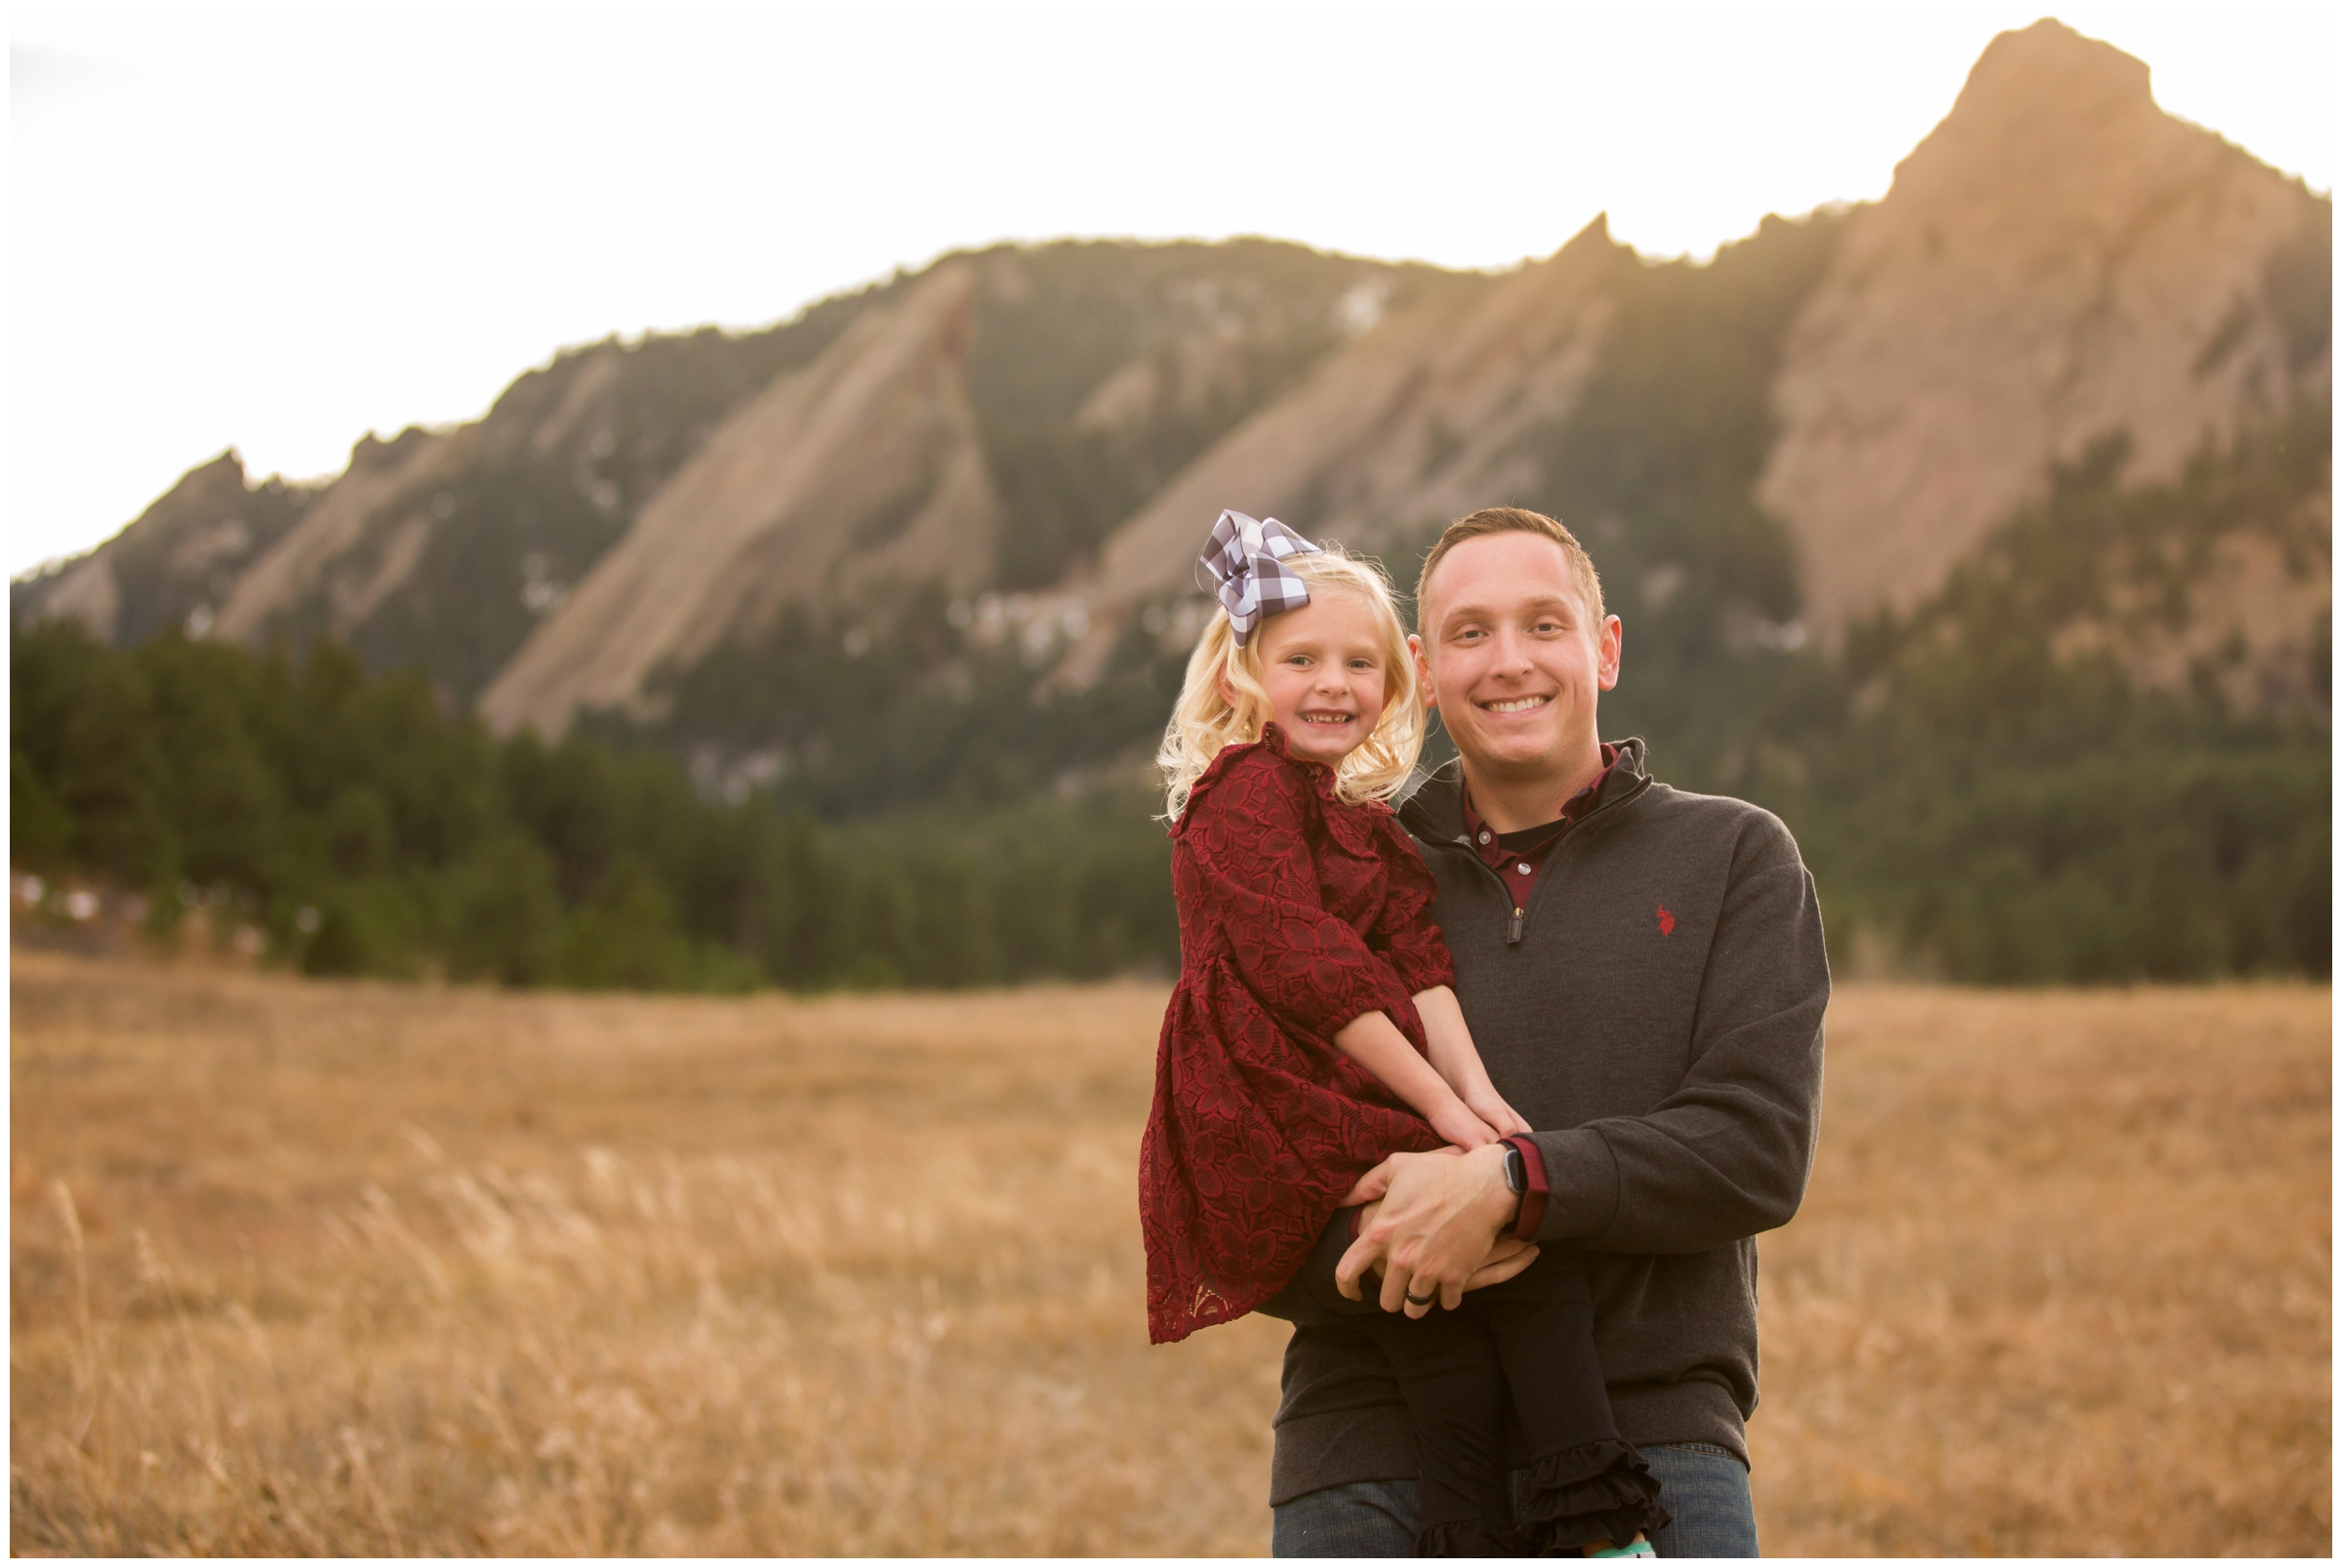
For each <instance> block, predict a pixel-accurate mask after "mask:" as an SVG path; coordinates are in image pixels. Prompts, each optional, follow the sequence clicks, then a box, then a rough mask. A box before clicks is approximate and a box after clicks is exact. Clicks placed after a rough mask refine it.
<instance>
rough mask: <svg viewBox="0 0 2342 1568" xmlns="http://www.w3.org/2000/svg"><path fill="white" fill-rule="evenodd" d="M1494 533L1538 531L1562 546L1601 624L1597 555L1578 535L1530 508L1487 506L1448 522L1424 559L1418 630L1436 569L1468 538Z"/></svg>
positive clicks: (1580, 591)
mask: <svg viewBox="0 0 2342 1568" xmlns="http://www.w3.org/2000/svg"><path fill="white" fill-rule="evenodd" d="M1491 534H1535V535H1538V536H1539V537H1541V538H1544V539H1550V540H1552V541H1553V542H1554V543H1556V544H1558V545H1560V546H1561V553H1562V555H1563V556H1564V557H1566V558H1567V559H1568V561H1569V580H1570V582H1571V583H1572V584H1574V585H1575V586H1576V588H1577V590H1578V597H1579V598H1580V599H1582V600H1584V601H1585V604H1586V609H1587V611H1588V612H1589V613H1590V614H1591V615H1592V616H1593V618H1594V622H1593V624H1594V625H1595V626H1599V625H1600V624H1601V622H1602V615H1603V611H1602V580H1601V578H1600V577H1599V576H1598V575H1597V574H1596V573H1595V570H1594V557H1593V556H1591V555H1589V554H1587V553H1586V546H1585V545H1583V544H1581V543H1578V538H1577V536H1576V535H1575V534H1572V533H1571V532H1570V531H1569V530H1568V529H1566V528H1563V527H1562V526H1561V525H1560V524H1559V523H1557V522H1555V520H1554V519H1553V518H1551V517H1548V516H1546V515H1545V513H1543V512H1533V511H1530V510H1529V509H1528V508H1527V507H1525V506H1484V507H1482V508H1481V509H1480V510H1478V511H1476V512H1474V513H1473V514H1472V515H1471V516H1470V517H1459V518H1457V519H1456V520H1455V521H1454V522H1452V523H1450V524H1448V525H1447V531H1446V532H1445V533H1443V534H1441V535H1440V536H1439V543H1436V544H1433V546H1432V553H1431V554H1429V555H1427V556H1425V557H1424V558H1423V571H1422V572H1421V573H1419V574H1418V575H1417V576H1416V579H1415V624H1416V627H1417V629H1419V630H1420V629H1422V628H1423V595H1424V590H1425V589H1426V588H1429V587H1430V586H1431V585H1432V572H1433V568H1435V567H1437V566H1438V564H1439V563H1440V561H1442V560H1444V559H1445V558H1446V556H1447V552H1448V551H1449V550H1452V549H1454V548H1455V547H1456V546H1457V545H1459V544H1461V543H1464V542H1465V541H1466V540H1471V539H1485V538H1487V537H1488V536H1489V535H1491ZM1589 629H1592V627H1589Z"/></svg>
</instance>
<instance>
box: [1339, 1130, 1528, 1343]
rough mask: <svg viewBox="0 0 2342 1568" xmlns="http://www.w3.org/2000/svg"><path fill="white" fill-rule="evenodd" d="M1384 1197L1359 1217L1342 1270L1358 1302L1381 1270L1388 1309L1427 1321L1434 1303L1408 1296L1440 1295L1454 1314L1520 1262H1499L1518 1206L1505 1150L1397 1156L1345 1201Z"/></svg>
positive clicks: (1342, 1284) (1345, 1289)
mask: <svg viewBox="0 0 2342 1568" xmlns="http://www.w3.org/2000/svg"><path fill="white" fill-rule="evenodd" d="M1378 1198H1379V1199H1380V1200H1381V1201H1380V1202H1379V1204H1375V1205H1374V1206H1373V1207H1371V1208H1370V1209H1369V1210H1368V1211H1367V1212H1366V1213H1365V1214H1362V1215H1360V1216H1359V1217H1358V1239H1357V1240H1355V1241H1353V1242H1352V1243H1351V1244H1350V1250H1349V1251H1348V1252H1346V1253H1344V1254H1343V1255H1342V1261H1341V1263H1340V1264H1338V1265H1336V1266H1335V1267H1334V1282H1335V1285H1336V1286H1337V1287H1338V1288H1339V1289H1340V1290H1341V1292H1342V1294H1343V1295H1345V1296H1348V1297H1350V1298H1351V1299H1352V1300H1353V1301H1358V1300H1363V1299H1364V1298H1363V1296H1362V1295H1361V1294H1360V1292H1359V1291H1358V1288H1357V1282H1358V1279H1359V1276H1361V1275H1363V1274H1364V1273H1365V1272H1366V1271H1367V1270H1368V1269H1370V1268H1373V1267H1376V1266H1380V1267H1381V1269H1382V1271H1383V1288H1382V1307H1383V1310H1384V1311H1386V1312H1395V1311H1398V1310H1400V1309H1401V1308H1402V1307H1403V1308H1404V1309H1405V1311H1406V1314H1407V1315H1408V1316H1409V1317H1421V1316H1423V1314H1424V1313H1426V1312H1428V1311H1430V1310H1431V1305H1430V1303H1429V1302H1425V1301H1415V1302H1409V1301H1408V1300H1407V1298H1408V1297H1409V1296H1410V1295H1412V1296H1415V1297H1419V1298H1420V1297H1426V1296H1430V1295H1431V1294H1432V1293H1433V1292H1434V1291H1436V1292H1437V1293H1438V1300H1439V1305H1440V1306H1442V1307H1449V1308H1451V1309H1452V1308H1454V1307H1457V1306H1458V1305H1460V1304H1461V1303H1462V1302H1463V1300H1464V1292H1465V1290H1466V1288H1467V1287H1468V1285H1470V1284H1471V1283H1473V1282H1474V1281H1477V1282H1478V1283H1481V1284H1494V1283H1496V1282H1497V1281H1496V1278H1495V1277H1492V1278H1487V1279H1480V1278H1479V1276H1480V1275H1481V1274H1482V1273H1483V1272H1486V1271H1488V1270H1490V1269H1491V1268H1497V1267H1501V1266H1502V1264H1503V1263H1509V1262H1511V1261H1512V1260H1511V1259H1504V1260H1501V1261H1500V1260H1498V1259H1497V1258H1495V1257H1494V1256H1493V1254H1494V1251H1495V1246H1496V1242H1497V1238H1498V1235H1499V1233H1500V1232H1501V1231H1502V1230H1503V1229H1504V1227H1505V1226H1506V1225H1508V1224H1509V1223H1510V1222H1511V1221H1512V1219H1513V1216H1514V1204H1515V1200H1514V1196H1513V1192H1512V1189H1511V1188H1510V1187H1508V1186H1506V1185H1505V1162H1504V1150H1503V1149H1502V1148H1501V1147H1499V1146H1496V1145H1494V1144H1489V1145H1483V1146H1481V1147H1479V1148H1476V1149H1474V1150H1473V1151H1472V1152H1470V1153H1457V1152H1454V1151H1452V1150H1441V1151H1440V1152H1438V1153H1433V1154H1393V1155H1392V1156H1391V1157H1390V1158H1389V1159H1387V1160H1385V1161H1383V1163H1382V1164H1380V1165H1378V1166H1376V1167H1375V1168H1374V1169H1373V1170H1371V1171H1368V1172H1367V1173H1366V1174H1365V1175H1364V1176H1363V1177H1360V1178H1359V1179H1358V1183H1357V1186H1354V1187H1353V1188H1352V1189H1351V1193H1350V1197H1349V1198H1348V1199H1345V1202H1346V1203H1347V1202H1350V1201H1359V1202H1368V1203H1372V1202H1373V1200H1375V1199H1378ZM1527 1266H1528V1264H1527V1263H1526V1262H1523V1263H1521V1264H1520V1265H1519V1267H1516V1268H1514V1269H1513V1270H1512V1271H1511V1273H1503V1274H1500V1275H1498V1276H1497V1277H1501V1278H1511V1277H1512V1274H1513V1273H1518V1272H1519V1271H1520V1268H1525V1267H1527Z"/></svg>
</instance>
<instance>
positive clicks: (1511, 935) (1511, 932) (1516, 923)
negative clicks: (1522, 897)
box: [1505, 904, 1528, 947]
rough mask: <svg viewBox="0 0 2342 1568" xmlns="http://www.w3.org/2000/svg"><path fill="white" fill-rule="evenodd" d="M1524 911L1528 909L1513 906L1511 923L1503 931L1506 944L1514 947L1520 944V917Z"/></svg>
mask: <svg viewBox="0 0 2342 1568" xmlns="http://www.w3.org/2000/svg"><path fill="white" fill-rule="evenodd" d="M1526 913H1528V911H1527V910H1526V909H1523V908H1522V907H1521V906H1520V905H1517V904H1516V905H1514V906H1513V924H1512V925H1511V926H1510V927H1509V928H1508V929H1507V930H1506V932H1505V945H1506V946H1508V947H1516V946H1518V945H1520V918H1521V916H1522V915H1524V914H1526Z"/></svg>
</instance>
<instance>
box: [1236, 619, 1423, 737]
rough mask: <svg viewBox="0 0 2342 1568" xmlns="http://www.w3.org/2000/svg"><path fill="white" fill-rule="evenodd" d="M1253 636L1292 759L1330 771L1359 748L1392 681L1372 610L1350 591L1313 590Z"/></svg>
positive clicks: (1371, 731)
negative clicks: (1300, 603) (1296, 606)
mask: <svg viewBox="0 0 2342 1568" xmlns="http://www.w3.org/2000/svg"><path fill="white" fill-rule="evenodd" d="M1258 635H1259V640H1260V653H1261V686H1262V689H1263V690H1265V691H1267V692H1268V694H1269V706H1270V709H1271V712H1270V716H1271V717H1272V718H1273V719H1274V720H1275V721H1276V723H1277V726H1278V727H1279V728H1280V729H1282V730H1283V731H1284V732H1285V744H1286V745H1287V746H1288V747H1290V748H1291V750H1292V752H1293V754H1294V755H1295V756H1297V757H1301V758H1303V759H1305V760H1307V761H1310V762H1322V763H1324V764H1325V765H1326V766H1327V767H1329V768H1330V767H1332V766H1333V765H1334V764H1335V763H1338V762H1340V761H1341V760H1342V759H1343V758H1344V757H1346V756H1348V755H1350V753H1351V752H1352V751H1353V750H1355V749H1357V747H1358V746H1360V745H1362V744H1365V741H1366V738H1367V737H1368V736H1370V735H1372V734H1374V727H1375V725H1376V724H1377V723H1378V722H1380V721H1381V719H1382V716H1383V699H1384V694H1385V692H1386V691H1388V690H1389V684H1390V680H1391V676H1392V671H1391V669H1390V667H1389V660H1388V657H1387V656H1386V655H1385V653H1384V651H1383V640H1382V638H1381V637H1380V636H1379V635H1377V631H1376V624H1375V615H1374V612H1373V610H1372V609H1371V608H1369V607H1368V606H1367V604H1366V603H1365V602H1364V601H1363V600H1362V599H1360V598H1359V597H1358V596H1357V595H1356V594H1354V593H1345V592H1343V591H1341V590H1340V589H1338V588H1325V587H1313V588H1312V590H1311V597H1310V602H1309V603H1308V604H1305V605H1303V606H1302V607H1301V608H1300V609H1298V610H1287V611H1286V612H1284V613H1283V614H1282V615H1274V616H1271V617H1270V618H1269V619H1268V620H1266V621H1264V622H1263V623H1261V628H1260V631H1259V634H1258ZM1230 695H1231V699H1232V694H1230Z"/></svg>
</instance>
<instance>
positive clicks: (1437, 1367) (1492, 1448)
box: [1357, 1310, 1522, 1557]
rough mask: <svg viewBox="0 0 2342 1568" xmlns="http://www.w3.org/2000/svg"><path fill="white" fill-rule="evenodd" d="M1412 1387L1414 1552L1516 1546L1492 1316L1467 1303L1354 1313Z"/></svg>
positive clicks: (1486, 1552) (1497, 1551)
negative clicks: (1416, 1482)
mask: <svg viewBox="0 0 2342 1568" xmlns="http://www.w3.org/2000/svg"><path fill="white" fill-rule="evenodd" d="M1357 1321H1359V1322H1360V1323H1362V1324H1364V1326H1365V1328H1366V1331H1367V1332H1368V1333H1369V1334H1371V1335H1372V1336H1373V1337H1374V1342H1375V1344H1377V1345H1378V1346H1380V1347H1382V1351H1383V1354H1384V1355H1386V1356H1388V1357H1389V1358H1390V1361H1391V1366H1392V1370H1393V1372H1395V1373H1396V1374H1397V1376H1398V1387H1399V1391H1400V1392H1402V1393H1403V1394H1405V1395H1406V1400H1407V1414H1408V1416H1409V1417H1410V1418H1411V1419H1412V1421H1413V1422H1414V1426H1415V1450H1416V1453H1417V1455H1418V1457H1419V1462H1420V1464H1421V1465H1422V1468H1423V1477H1422V1488H1421V1493H1420V1497H1421V1503H1420V1506H1419V1508H1418V1511H1417V1515H1416V1518H1417V1522H1418V1524H1419V1525H1420V1527H1421V1529H1422V1534H1421V1535H1420V1536H1418V1537H1417V1538H1416V1543H1415V1548H1416V1555H1417V1556H1422V1557H1510V1556H1518V1555H1519V1554H1520V1552H1521V1549H1522V1543H1521V1541H1520V1540H1519V1538H1518V1536H1517V1534H1516V1533H1515V1532H1514V1530H1513V1528H1512V1518H1513V1498H1512V1492H1511V1488H1510V1486H1509V1484H1508V1481H1507V1477H1506V1473H1505V1453H1504V1425H1505V1374H1504V1368H1503V1366H1502V1364H1501V1363H1500V1362H1499V1360H1498V1358H1497V1353H1496V1346H1495V1344H1494V1343H1493V1342H1492V1341H1491V1340H1490V1338H1489V1335H1488V1329H1487V1326H1486V1325H1485V1324H1483V1323H1481V1322H1479V1321H1478V1320H1477V1319H1476V1318H1475V1317H1474V1314H1473V1313H1470V1312H1445V1311H1438V1310H1433V1312H1431V1313H1430V1314H1429V1315H1427V1316H1424V1317H1420V1318H1410V1317H1408V1316H1406V1315H1405V1314H1404V1313H1401V1312H1380V1311H1378V1312H1376V1313H1374V1314H1373V1315H1372V1316H1371V1317H1366V1318H1360V1319H1357Z"/></svg>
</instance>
